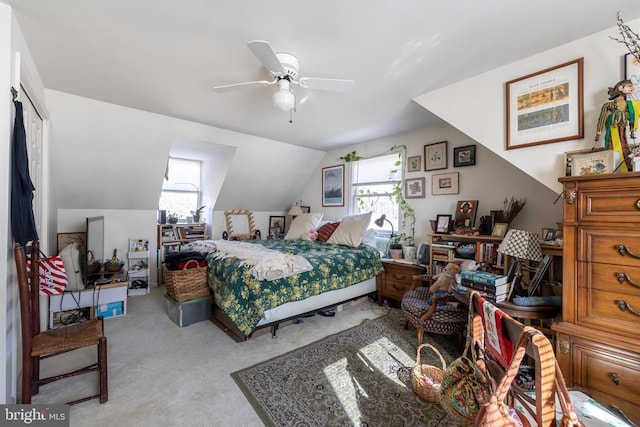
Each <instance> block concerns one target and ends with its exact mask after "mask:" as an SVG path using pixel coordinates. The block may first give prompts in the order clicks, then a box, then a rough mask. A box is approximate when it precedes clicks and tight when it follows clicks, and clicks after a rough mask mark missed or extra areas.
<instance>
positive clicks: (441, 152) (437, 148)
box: [424, 141, 447, 171]
mask: <svg viewBox="0 0 640 427" xmlns="http://www.w3.org/2000/svg"><path fill="white" fill-rule="evenodd" d="M446 168H447V141H442V142H436V143H435V144H428V145H425V146H424V170H426V171H432V170H437V169H446Z"/></svg>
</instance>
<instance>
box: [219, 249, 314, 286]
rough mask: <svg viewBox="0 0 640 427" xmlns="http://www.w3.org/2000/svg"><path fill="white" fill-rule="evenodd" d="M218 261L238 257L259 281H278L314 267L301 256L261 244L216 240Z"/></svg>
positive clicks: (242, 264)
mask: <svg viewBox="0 0 640 427" xmlns="http://www.w3.org/2000/svg"><path fill="white" fill-rule="evenodd" d="M213 243H214V244H215V246H216V252H215V253H214V254H213V256H214V257H215V258H216V259H224V258H227V257H236V258H238V259H240V260H242V262H241V263H240V265H241V266H245V265H247V266H250V267H251V273H252V274H253V276H254V277H255V278H256V279H257V280H276V279H281V278H283V277H288V276H292V275H294V274H299V273H304V272H305V271H310V270H313V266H312V265H311V263H310V262H309V261H307V260H306V259H305V258H304V257H303V256H301V255H292V254H285V253H281V252H278V251H274V250H273V249H267V248H265V247H264V246H262V245H260V244H259V243H247V242H242V241H232V240H215V241H214V242H213Z"/></svg>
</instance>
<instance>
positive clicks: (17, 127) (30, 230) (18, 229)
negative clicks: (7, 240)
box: [11, 100, 38, 246]
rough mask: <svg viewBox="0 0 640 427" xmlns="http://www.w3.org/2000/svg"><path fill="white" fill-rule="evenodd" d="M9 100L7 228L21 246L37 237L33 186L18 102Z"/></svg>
mask: <svg viewBox="0 0 640 427" xmlns="http://www.w3.org/2000/svg"><path fill="white" fill-rule="evenodd" d="M13 103H14V105H15V107H16V120H15V122H14V125H13V138H12V141H11V231H12V232H13V239H14V240H15V241H16V242H17V243H20V244H21V245H22V246H25V245H26V244H27V242H29V241H30V240H38V231H37V230H36V221H35V219H34V216H33V192H34V191H35V189H36V188H35V187H34V185H33V182H31V177H30V176H29V158H28V156H27V136H26V134H25V130H24V117H23V113H22V103H21V102H19V101H15V100H14V101H13Z"/></svg>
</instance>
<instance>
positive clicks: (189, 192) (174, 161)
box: [158, 157, 202, 220]
mask: <svg viewBox="0 0 640 427" xmlns="http://www.w3.org/2000/svg"><path fill="white" fill-rule="evenodd" d="M201 163H202V162H200V161H199V160H189V159H178V158H175V157H169V165H168V177H169V179H165V180H164V181H163V183H162V193H160V202H159V203H158V206H159V209H160V210H166V211H167V213H168V214H176V215H177V216H178V218H180V219H183V220H184V219H186V218H187V217H188V216H191V211H195V210H196V209H197V208H198V207H199V206H200V205H201V204H200V203H201V200H202V194H201V192H200V170H201V166H202V165H201Z"/></svg>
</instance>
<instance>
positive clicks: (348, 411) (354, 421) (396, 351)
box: [231, 310, 458, 427]
mask: <svg viewBox="0 0 640 427" xmlns="http://www.w3.org/2000/svg"><path fill="white" fill-rule="evenodd" d="M403 326H404V320H403V318H402V314H401V313H400V310H392V311H391V312H390V313H389V314H388V315H385V316H382V317H379V318H377V319H374V320H370V321H366V322H364V323H363V324H361V325H358V326H356V327H353V328H351V329H347V330H345V331H342V332H339V333H337V334H335V335H331V336H328V337H326V338H323V339H321V340H319V341H316V342H315V343H312V344H309V345H307V346H304V347H301V348H299V349H296V350H293V351H291V352H289V353H286V354H284V355H281V356H278V357H275V358H273V359H270V360H267V361H265V362H261V363H258V364H257V365H254V366H251V367H247V368H245V369H242V370H240V371H236V372H234V373H232V374H231V376H232V378H233V379H234V380H235V381H236V384H238V386H239V387H240V389H241V390H242V392H243V393H244V395H245V396H246V397H247V400H248V401H249V402H250V403H251V405H252V406H253V408H254V409H255V411H256V413H257V414H258V415H259V416H260V418H261V419H262V421H263V422H264V423H265V424H266V425H267V426H298V425H304V426H309V427H315V426H317V427H319V426H327V425H331V426H353V425H360V426H383V425H384V426H387V425H388V426H395V425H402V426H439V427H444V426H453V425H456V423H455V422H453V421H452V420H451V419H450V418H449V417H448V416H447V414H446V413H445V412H444V410H443V409H442V408H441V407H440V405H438V404H433V403H427V402H424V401H422V400H421V399H420V398H419V397H418V396H417V395H416V394H415V393H414V392H413V389H412V387H411V381H410V378H409V377H408V376H406V375H405V374H406V373H407V372H408V371H410V369H411V368H412V367H413V365H414V364H415V353H416V347H417V346H416V339H415V330H404V328H403ZM430 338H432V339H433V340H432V343H433V344H434V345H436V346H437V347H438V348H439V350H440V351H441V353H442V354H443V357H445V359H446V360H448V361H451V360H453V359H454V358H455V357H457V356H458V350H457V349H456V345H455V338H453V339H450V338H447V337H442V336H439V337H435V336H434V337H430ZM430 338H427V337H426V338H425V340H428V339H430ZM430 358H431V356H430V355H427V357H426V358H424V359H423V363H429V362H431V363H438V361H437V360H435V355H434V356H433V360H432V361H431V360H429V359H430ZM425 359H427V360H425Z"/></svg>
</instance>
